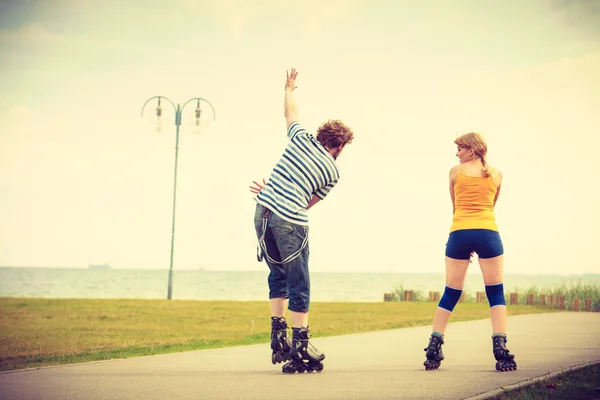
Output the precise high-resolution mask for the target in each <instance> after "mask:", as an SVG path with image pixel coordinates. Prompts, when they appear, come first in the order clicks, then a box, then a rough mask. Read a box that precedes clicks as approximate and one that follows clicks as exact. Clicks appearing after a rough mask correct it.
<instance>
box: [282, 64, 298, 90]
mask: <svg viewBox="0 0 600 400" xmlns="http://www.w3.org/2000/svg"><path fill="white" fill-rule="evenodd" d="M285 74H286V76H287V79H286V80H285V90H291V91H294V89H296V77H297V76H298V72H297V71H296V68H292V70H291V72H290V71H286V73H285Z"/></svg>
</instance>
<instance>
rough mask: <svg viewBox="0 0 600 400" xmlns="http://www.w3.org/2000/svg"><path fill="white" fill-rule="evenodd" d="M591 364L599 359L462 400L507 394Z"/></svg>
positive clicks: (597, 362) (598, 363)
mask: <svg viewBox="0 0 600 400" xmlns="http://www.w3.org/2000/svg"><path fill="white" fill-rule="evenodd" d="M593 365H600V360H597V361H592V362H588V363H585V364H580V365H575V366H572V367H569V368H565V369H563V370H562V371H556V372H552V373H548V374H546V375H542V376H539V377H537V378H531V379H528V380H526V381H522V382H519V383H515V384H512V385H508V386H504V387H500V388H498V389H494V390H492V391H489V392H485V393H481V394H478V395H475V396H471V397H465V398H463V399H462V400H489V399H493V398H494V397H497V396H501V395H503V394H507V393H509V392H512V391H515V390H517V389H522V388H525V387H527V386H530V385H533V384H534V383H536V382H539V381H543V380H546V379H550V378H556V377H557V376H560V375H564V374H568V373H570V372H576V371H579V370H580V369H584V368H587V367H591V366H593Z"/></svg>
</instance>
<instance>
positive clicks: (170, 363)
mask: <svg viewBox="0 0 600 400" xmlns="http://www.w3.org/2000/svg"><path fill="white" fill-rule="evenodd" d="M315 329H318V327H315ZM599 329H600V313H572V312H570V313H551V314H533V315H519V316H514V317H509V318H508V331H509V332H508V333H509V335H508V348H509V349H510V350H511V352H512V353H514V354H515V355H516V361H517V363H518V366H519V367H518V368H519V369H518V370H517V371H512V372H503V373H500V372H496V371H495V369H494V366H495V360H494V358H493V355H492V351H491V348H492V345H491V338H490V336H491V328H490V322H489V320H480V321H468V322H456V323H451V324H450V325H449V327H448V329H447V331H446V335H445V337H446V344H445V345H444V354H445V356H446V360H444V361H443V362H442V366H441V367H440V369H439V370H436V371H425V369H424V367H423V365H422V364H423V361H424V354H425V352H424V351H423V348H424V347H425V346H426V345H427V340H428V337H429V333H430V327H416V328H406V329H396V330H388V331H380V332H370V333H362V334H353V335H345V336H337V337H329V338H315V339H314V340H312V342H313V343H314V344H315V345H316V346H317V347H318V348H319V349H321V350H322V351H323V352H325V354H326V355H327V358H326V360H325V361H324V365H325V369H324V371H323V372H322V373H319V374H318V373H313V374H306V373H305V374H301V375H300V374H294V375H284V374H282V373H281V364H278V365H277V366H274V365H272V364H271V362H270V349H269V347H268V345H266V344H260V345H252V346H242V347H233V348H225V349H214V350H201V351H192V352H186V353H176V354H164V355H156V356H146V357H138V358H130V359H120V360H111V361H103V362H93V363H85V364H77V365H67V366H58V367H49V368H42V369H33V370H23V371H15V372H8V373H2V374H0V399H3V400H4V399H7V400H8V399H10V400H25V399H36V400H38V399H48V400H58V399H86V400H108V399H110V400H116V399H144V400H163V399H195V400H200V399H211V400H213V399H214V400H221V399H223V400H225V399H261V400H270V399H277V400H281V399H284V398H285V399H465V398H468V397H472V396H476V395H479V394H481V393H485V392H489V391H492V390H495V389H497V388H500V387H504V386H509V385H513V384H516V383H519V382H523V381H525V380H528V379H531V378H535V377H539V376H542V375H544V374H547V373H551V372H555V371H560V370H562V369H565V368H569V367H571V366H574V365H579V364H583V363H587V362H592V361H598V360H600V335H599V334H598V331H599Z"/></svg>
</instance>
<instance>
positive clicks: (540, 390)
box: [493, 364, 600, 400]
mask: <svg viewBox="0 0 600 400" xmlns="http://www.w3.org/2000/svg"><path fill="white" fill-rule="evenodd" d="M599 398H600V365H599V364H596V365H592V366H588V367H586V368H583V369H580V370H578V371H574V372H567V373H565V374H563V375H560V376H558V377H555V378H547V379H542V380H540V381H537V382H536V383H535V384H533V385H530V386H528V387H526V388H522V389H517V390H514V391H511V392H508V393H505V394H503V395H501V396H498V397H496V398H494V399H493V400H546V399H569V400H593V399H599Z"/></svg>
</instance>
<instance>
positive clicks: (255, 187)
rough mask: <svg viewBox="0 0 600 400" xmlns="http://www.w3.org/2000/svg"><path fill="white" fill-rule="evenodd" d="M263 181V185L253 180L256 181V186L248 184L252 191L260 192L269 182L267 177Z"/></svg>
mask: <svg viewBox="0 0 600 400" xmlns="http://www.w3.org/2000/svg"><path fill="white" fill-rule="evenodd" d="M262 181H263V184H262V185H261V184H260V183H258V182H256V181H252V183H254V185H255V186H248V187H249V188H250V191H251V192H252V193H254V194H258V192H260V191H261V190H262V188H264V187H265V185H266V184H267V182H265V178H263V180H262Z"/></svg>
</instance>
